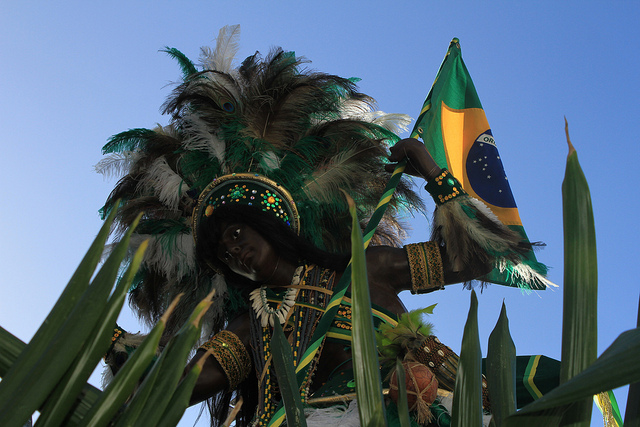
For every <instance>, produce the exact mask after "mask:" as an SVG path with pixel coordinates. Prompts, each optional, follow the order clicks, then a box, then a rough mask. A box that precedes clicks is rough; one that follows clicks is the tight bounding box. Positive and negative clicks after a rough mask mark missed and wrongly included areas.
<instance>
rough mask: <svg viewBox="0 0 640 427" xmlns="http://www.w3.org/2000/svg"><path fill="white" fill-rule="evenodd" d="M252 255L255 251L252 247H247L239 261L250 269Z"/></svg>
mask: <svg viewBox="0 0 640 427" xmlns="http://www.w3.org/2000/svg"><path fill="white" fill-rule="evenodd" d="M252 257H253V251H251V249H246V250H244V251H243V252H242V253H241V254H240V255H239V256H238V261H240V263H241V264H242V265H243V266H245V267H246V268H247V269H248V268H249V266H248V264H247V262H249V260H251V258H252Z"/></svg>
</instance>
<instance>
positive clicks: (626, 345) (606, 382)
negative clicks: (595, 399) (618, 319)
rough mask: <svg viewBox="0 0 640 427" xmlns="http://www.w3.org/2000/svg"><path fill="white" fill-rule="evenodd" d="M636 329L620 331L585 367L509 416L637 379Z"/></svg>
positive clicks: (639, 335)
mask: <svg viewBox="0 0 640 427" xmlns="http://www.w3.org/2000/svg"><path fill="white" fill-rule="evenodd" d="M638 354H640V328H636V329H632V330H629V331H626V332H623V333H622V334H621V335H620V336H619V337H618V338H617V339H616V340H615V341H614V342H613V344H611V346H609V348H607V349H606V350H605V351H604V353H602V355H601V356H600V357H599V358H598V359H597V360H596V361H595V362H594V363H593V364H592V365H591V366H589V367H588V368H587V369H585V370H584V371H583V372H581V373H579V374H578V375H576V376H575V377H573V378H572V379H571V380H569V381H567V382H566V383H564V384H561V385H560V386H558V387H556V388H555V389H553V390H551V391H550V392H549V393H547V394H545V395H544V396H542V397H541V398H540V399H538V400H536V401H535V402H533V403H530V404H529V405H527V406H525V407H524V408H522V409H521V410H520V411H518V412H517V413H516V414H514V415H512V416H511V417H510V418H515V417H522V416H525V415H527V414H532V413H535V412H538V411H542V410H545V409H551V408H555V407H559V406H562V405H566V404H571V403H574V402H576V401H579V400H581V399H585V398H589V399H591V396H593V395H595V394H598V393H600V392H602V391H608V390H612V389H615V388H618V387H622V386H624V385H627V384H629V383H632V382H637V381H640V363H639V362H638Z"/></svg>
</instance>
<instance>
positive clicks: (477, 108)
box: [411, 38, 547, 290]
mask: <svg viewBox="0 0 640 427" xmlns="http://www.w3.org/2000/svg"><path fill="white" fill-rule="evenodd" d="M411 136H412V137H414V138H415V137H417V136H420V138H422V140H423V141H424V143H425V146H426V147H427V150H428V151H429V153H430V154H431V156H432V157H433V158H434V160H435V161H436V163H437V164H438V165H439V166H440V167H442V168H447V169H448V170H449V171H450V172H451V173H452V174H453V176H455V177H456V178H457V179H458V181H460V183H461V184H462V187H463V188H464V190H465V191H466V192H467V193H468V194H469V195H470V196H472V197H475V198H476V199H478V200H480V201H482V202H484V203H485V204H486V205H487V206H488V207H489V208H490V209H491V211H492V212H493V213H494V214H495V215H496V216H497V217H498V218H499V219H500V221H502V223H503V224H505V225H506V226H508V227H509V228H511V229H513V230H516V231H517V232H518V233H519V234H520V235H521V236H522V238H523V239H526V240H527V241H529V240H528V237H527V234H526V233H525V231H524V227H523V226H522V221H521V220H520V215H519V214H518V208H517V206H516V201H515V199H514V197H513V193H512V192H511V187H510V186H509V181H508V180H507V176H506V174H505V172H504V167H503V166H502V160H501V159H500V154H499V153H498V147H497V145H496V142H495V140H494V138H493V134H492V132H491V127H489V122H488V121H487V117H486V115H485V114H484V110H483V109H482V104H481V103H480V99H479V98H478V94H477V93H476V89H475V87H474V85H473V82H472V81H471V76H470V75H469V71H467V67H466V66H465V65H464V61H463V60H462V54H461V52H460V44H459V41H458V39H457V38H454V39H453V40H452V41H451V44H450V45H449V50H448V51H447V55H446V56H445V58H444V61H443V62H442V65H441V66H440V70H439V71H438V74H437V76H436V80H435V82H434V83H433V86H432V87H431V90H430V91H429V95H428V96H427V100H426V101H425V102H424V105H423V107H422V110H421V111H420V115H419V117H418V120H417V122H416V126H415V128H414V130H413V132H412V134H411ZM525 263H526V264H527V265H528V266H529V267H531V268H533V270H534V271H536V272H538V273H540V274H541V275H543V276H544V275H545V274H546V272H547V269H546V266H544V265H543V264H541V263H538V262H537V260H536V258H535V255H534V254H533V252H530V253H528V254H527V255H526V260H525ZM482 279H483V280H485V281H487V282H492V283H496V284H500V285H507V286H518V287H524V288H530V289H538V290H542V289H546V285H545V284H544V283H542V282H540V281H535V282H533V283H532V282H529V283H524V282H523V281H522V279H521V277H520V276H519V275H518V274H514V271H513V270H510V269H509V268H502V269H498V268H496V269H494V270H493V271H492V272H491V273H489V274H488V275H487V276H485V277H483V278H482Z"/></svg>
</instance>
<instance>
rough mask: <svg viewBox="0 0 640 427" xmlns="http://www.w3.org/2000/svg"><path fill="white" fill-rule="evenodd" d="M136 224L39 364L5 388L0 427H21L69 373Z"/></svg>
mask: <svg viewBox="0 0 640 427" xmlns="http://www.w3.org/2000/svg"><path fill="white" fill-rule="evenodd" d="M138 220H139V217H138V219H137V220H136V221H134V223H133V225H132V226H131V227H130V229H129V230H128V231H127V233H126V234H125V236H124V237H123V239H122V240H121V241H120V243H118V245H116V247H115V249H114V250H113V252H112V253H111V254H110V255H109V257H108V258H107V260H106V261H105V263H104V265H103V266H102V268H100V271H99V272H98V273H97V274H96V277H95V278H94V279H93V280H92V282H91V285H90V286H89V288H87V290H86V291H85V292H84V293H83V295H82V298H80V300H79V301H78V303H77V304H76V305H75V307H74V308H73V310H72V311H71V313H70V314H69V315H68V317H67V318H66V320H65V322H64V324H63V325H62V326H61V327H60V328H59V329H58V330H57V331H56V332H55V334H54V337H53V340H52V342H51V344H50V345H49V346H48V347H47V348H46V349H45V350H44V351H43V352H42V353H41V354H40V357H39V359H38V361H37V362H36V363H35V364H34V365H33V366H32V367H31V369H30V370H29V372H28V373H27V375H26V376H24V378H23V379H22V381H20V382H19V383H11V385H10V386H9V387H7V390H10V391H11V392H12V393H13V394H12V395H11V396H9V397H8V398H7V399H6V400H4V401H0V402H1V403H0V405H1V406H0V425H3V426H12V425H16V426H20V425H23V424H24V423H25V422H26V421H27V420H28V419H29V417H30V416H31V414H33V412H34V411H36V410H37V409H38V408H39V407H41V405H42V404H43V403H44V401H45V400H46V399H47V396H48V395H49V393H50V392H51V391H52V390H53V388H54V387H55V386H56V384H57V382H58V381H59V380H60V379H61V378H62V377H63V375H64V374H65V372H66V371H67V370H68V369H69V367H70V366H71V363H72V362H73V360H74V359H75V357H76V356H77V354H78V352H79V351H80V349H81V348H82V346H83V345H84V343H85V341H86V340H87V339H88V337H89V336H91V334H92V332H93V330H94V328H95V325H96V324H97V323H98V320H99V319H98V318H99V316H100V314H101V313H102V310H103V309H104V306H105V304H106V303H107V299H108V297H109V294H110V293H111V290H112V288H113V284H114V282H115V280H116V277H117V275H118V269H119V267H120V264H121V263H122V260H123V258H124V256H125V255H126V253H127V250H128V245H129V238H130V236H131V233H132V232H133V229H134V228H135V225H136V224H137V222H138ZM3 383H4V381H3Z"/></svg>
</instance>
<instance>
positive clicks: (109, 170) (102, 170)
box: [94, 151, 138, 179]
mask: <svg viewBox="0 0 640 427" xmlns="http://www.w3.org/2000/svg"><path fill="white" fill-rule="evenodd" d="M137 158H138V154H137V153H136V152H134V151H122V152H120V153H111V154H108V155H107V156H106V157H105V158H104V159H102V160H100V161H99V162H98V163H97V164H96V165H95V166H94V169H95V171H96V172H98V173H99V174H101V175H103V176H104V177H105V179H106V178H120V177H122V176H124V175H126V174H127V173H129V170H130V169H131V165H132V164H133V163H134V162H135V161H136V159H137Z"/></svg>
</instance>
